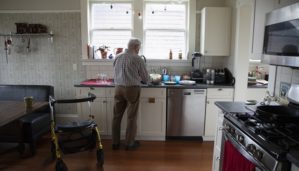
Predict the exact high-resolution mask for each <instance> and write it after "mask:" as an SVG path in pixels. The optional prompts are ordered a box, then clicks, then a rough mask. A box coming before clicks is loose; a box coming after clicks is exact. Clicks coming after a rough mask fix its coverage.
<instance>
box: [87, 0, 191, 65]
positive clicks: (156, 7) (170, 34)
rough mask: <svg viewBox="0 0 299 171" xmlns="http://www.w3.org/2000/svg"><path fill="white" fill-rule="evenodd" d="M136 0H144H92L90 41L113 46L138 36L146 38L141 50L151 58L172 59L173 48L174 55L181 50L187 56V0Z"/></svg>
mask: <svg viewBox="0 0 299 171" xmlns="http://www.w3.org/2000/svg"><path fill="white" fill-rule="evenodd" d="M135 1H138V2H140V1H141V0H132V1H130V0H128V1H124V0H122V1H119V2H117V1H107V2H104V1H90V18H89V21H90V26H89V36H90V44H92V45H93V46H102V45H105V46H108V47H110V49H111V50H113V49H114V48H118V47H126V46H127V43H128V40H129V39H130V38H131V37H138V38H140V39H141V40H142V42H143V44H142V47H141V48H142V49H141V51H140V53H141V54H144V55H145V56H146V57H147V59H168V56H169V51H170V49H171V50H172V52H173V59H178V53H179V52H182V54H183V59H187V57H186V56H187V55H186V53H187V41H188V39H187V3H186V1H184V2H182V1H171V2H170V1H165V0H164V1H163V0H162V1H158V0H156V1H147V0H143V3H134V2H135ZM134 5H135V6H134ZM134 9H141V10H140V11H139V10H134ZM139 14H140V15H141V16H142V17H138V15H139ZM133 21H135V22H133Z"/></svg>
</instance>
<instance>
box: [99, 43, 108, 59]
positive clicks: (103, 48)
mask: <svg viewBox="0 0 299 171" xmlns="http://www.w3.org/2000/svg"><path fill="white" fill-rule="evenodd" d="M96 51H100V52H101V56H102V58H103V59H106V58H107V52H108V51H109V47H107V46H105V45H103V46H100V47H99V48H98V49H97V50H96Z"/></svg>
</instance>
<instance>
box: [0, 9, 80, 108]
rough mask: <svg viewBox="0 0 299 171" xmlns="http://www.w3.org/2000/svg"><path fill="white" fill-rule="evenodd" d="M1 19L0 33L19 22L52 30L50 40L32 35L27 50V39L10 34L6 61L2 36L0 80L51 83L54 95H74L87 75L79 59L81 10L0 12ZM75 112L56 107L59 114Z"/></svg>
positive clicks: (12, 82)
mask: <svg viewBox="0 0 299 171" xmlns="http://www.w3.org/2000/svg"><path fill="white" fill-rule="evenodd" d="M0 21H1V24H0V33H10V32H13V33H14V32H16V27H15V23H18V22H26V23H40V24H44V25H46V26H47V27H48V30H51V31H53V33H54V39H53V43H51V42H50V41H49V40H48V38H47V37H40V36H34V37H33V36H32V37H31V38H30V50H31V51H30V52H28V53H27V50H26V46H27V45H28V38H27V37H23V38H22V37H12V39H13V46H12V49H11V54H10V55H9V56H8V64H7V63H6V60H5V51H4V37H0V83H1V84H39V85H41V84H48V85H53V86H54V89H55V97H56V98H73V97H75V88H74V83H76V82H80V81H81V80H84V79H85V78H86V71H85V66H83V65H82V64H81V61H80V59H81V25H80V21H81V20H80V13H79V12H67V13H15V14H13V13H0ZM75 65H76V70H74V69H73V66H75ZM74 68H75V67H74ZM76 112H77V111H76V107H74V106H68V107H64V108H63V109H61V110H58V113H76Z"/></svg>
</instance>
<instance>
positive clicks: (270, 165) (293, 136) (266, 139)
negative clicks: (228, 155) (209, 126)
mask: <svg viewBox="0 0 299 171" xmlns="http://www.w3.org/2000/svg"><path fill="white" fill-rule="evenodd" d="M223 127H224V138H225V140H229V141H230V142H231V143H232V144H233V145H234V146H235V147H236V148H237V149H238V151H239V152H240V153H241V154H243V156H244V157H246V158H247V159H248V160H250V161H251V162H252V163H254V164H255V165H256V166H257V168H259V169H260V170H269V171H270V170H271V171H287V170H290V163H289V162H288V161H287V159H286V154H287V153H288V151H289V150H290V149H299V138H298V135H299V125H298V124H296V123H290V122H279V121H277V120H276V121H275V120H273V119H272V120H269V119H265V117H264V116H263V115H261V114H260V113H258V112H257V111H250V110H248V112H246V113H227V114H225V116H224V121H223Z"/></svg>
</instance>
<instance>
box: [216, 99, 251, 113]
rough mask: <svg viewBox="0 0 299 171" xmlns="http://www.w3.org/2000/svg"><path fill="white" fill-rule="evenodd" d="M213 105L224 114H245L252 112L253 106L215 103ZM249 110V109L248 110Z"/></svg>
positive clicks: (240, 103) (235, 103)
mask: <svg viewBox="0 0 299 171" xmlns="http://www.w3.org/2000/svg"><path fill="white" fill-rule="evenodd" d="M215 105H216V106H217V107H219V108H220V109H221V110H222V111H224V112H226V113H236V112H238V113H245V112H248V111H251V110H249V109H252V110H254V108H255V105H245V103H244V102H221V101H217V102H215ZM248 108H249V109H248Z"/></svg>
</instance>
